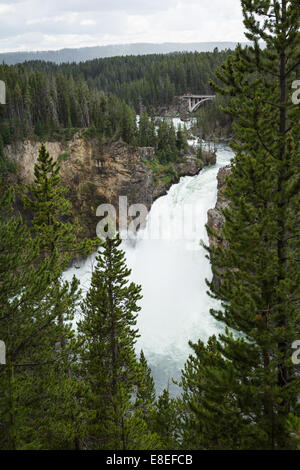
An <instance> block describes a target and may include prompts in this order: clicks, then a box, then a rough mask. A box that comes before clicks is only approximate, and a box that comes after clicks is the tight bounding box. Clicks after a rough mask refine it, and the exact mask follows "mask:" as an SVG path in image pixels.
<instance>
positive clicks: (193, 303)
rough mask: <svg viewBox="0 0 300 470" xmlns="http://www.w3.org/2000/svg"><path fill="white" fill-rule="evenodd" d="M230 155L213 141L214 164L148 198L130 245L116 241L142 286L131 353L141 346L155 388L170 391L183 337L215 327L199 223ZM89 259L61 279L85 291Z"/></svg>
mask: <svg viewBox="0 0 300 470" xmlns="http://www.w3.org/2000/svg"><path fill="white" fill-rule="evenodd" d="M232 156H233V154H232V151H231V150H230V149H229V148H228V147H226V146H224V145H219V146H218V148H217V164H216V165H215V166H213V167H210V168H205V169H203V170H202V171H201V172H200V173H199V174H198V175H197V176H194V177H188V176H186V177H183V178H181V179H180V181H179V183H178V184H174V185H173V186H172V187H171V188H170V190H169V192H168V194H167V195H166V196H163V197H161V198H159V199H158V200H156V201H155V202H154V204H153V206H152V208H151V211H150V213H149V215H148V219H147V226H146V229H145V230H144V231H140V232H139V233H138V237H137V240H136V241H135V243H134V244H133V243H132V242H131V241H130V240H128V241H126V240H124V241H123V243H122V247H123V249H124V250H125V253H126V258H127V264H128V266H129V267H130V268H131V269H132V274H131V278H132V280H133V281H134V282H136V283H138V284H141V285H142V294H143V299H142V301H141V304H140V305H141V307H142V309H141V311H140V313H139V318H138V327H139V331H140V335H141V337H140V339H139V340H138V343H137V352H139V351H140V349H141V348H142V349H143V350H144V352H145V355H146V357H147V360H148V363H149V365H150V366H151V368H152V372H153V375H154V378H155V381H156V386H157V390H158V391H161V389H162V388H164V387H166V386H168V384H169V385H170V391H171V392H172V393H175V394H176V388H174V387H175V386H174V385H172V384H171V378H172V377H175V378H178V377H179V375H180V370H181V369H182V367H183V365H184V363H185V361H186V359H187V357H188V354H189V353H190V352H191V350H190V348H189V345H188V341H189V340H192V341H197V340H198V339H199V338H201V339H202V340H203V341H206V340H207V339H208V337H209V336H210V335H212V334H215V333H218V331H219V326H218V325H217V322H216V321H215V320H214V319H213V317H212V316H211V315H210V313H209V310H210V308H212V307H216V306H217V305H216V302H215V301H214V300H212V299H211V298H210V297H209V296H208V295H207V285H206V283H205V279H211V276H212V274H211V268H210V264H209V261H208V260H207V258H206V252H205V250H204V248H203V247H202V246H201V245H200V241H201V240H203V241H204V242H205V243H207V241H208V240H207V234H206V229H205V224H206V222H207V211H208V210H209V209H210V208H212V207H214V206H215V203H216V197H217V173H218V170H219V168H220V167H222V166H224V165H227V164H228V163H229V162H230V159H231V158H232ZM184 209H185V211H184ZM191 220H192V222H193V227H192V226H191V224H189V222H190V221H191ZM158 227H159V228H160V230H159V237H158V236H157V235H158ZM187 228H190V230H189V232H191V233H188V240H187V239H186V238H187V236H186V235H187V234H186V233H184V235H183V232H184V231H186V229H187ZM191 228H193V230H191ZM149 234H151V235H152V237H151V238H150V237H149ZM153 234H154V235H156V239H153ZM157 238H158V239H157ZM94 262H95V256H91V257H89V258H88V259H87V260H85V261H84V262H83V263H81V267H80V269H75V268H73V269H70V270H68V271H67V273H65V278H66V279H71V277H72V276H73V274H75V275H76V276H77V277H78V278H79V279H80V281H81V285H82V288H83V291H85V290H86V289H87V288H88V287H89V284H90V277H91V272H92V269H93V264H94Z"/></svg>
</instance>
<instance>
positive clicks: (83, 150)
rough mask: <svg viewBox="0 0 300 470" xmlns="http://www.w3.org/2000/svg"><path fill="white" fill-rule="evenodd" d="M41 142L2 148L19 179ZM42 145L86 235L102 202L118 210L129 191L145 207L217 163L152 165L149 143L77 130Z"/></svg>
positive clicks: (186, 159)
mask: <svg viewBox="0 0 300 470" xmlns="http://www.w3.org/2000/svg"><path fill="white" fill-rule="evenodd" d="M40 145H41V144H40V142H32V141H24V142H17V143H15V144H13V145H10V146H8V147H7V148H6V155H7V156H8V157H9V158H11V159H12V160H14V161H15V163H16V164H17V168H18V179H19V182H21V183H22V182H25V183H28V182H30V181H32V180H33V169H34V164H35V163H36V160H37V157H38V151H39V148H40ZM46 147H47V149H48V151H49V152H50V154H51V155H52V156H53V158H54V159H55V160H58V161H59V162H60V164H61V178H62V183H63V184H64V185H67V186H68V187H69V199H70V200H71V202H72V204H73V216H74V217H75V216H76V217H78V218H79V221H80V223H81V225H82V227H83V229H84V230H83V232H82V235H83V236H88V237H94V236H95V233H96V232H95V229H96V225H97V223H98V221H99V219H98V218H97V217H96V209H97V207H98V206H99V205H100V204H103V203H111V204H113V205H114V207H115V208H116V209H118V202H119V196H127V198H128V205H131V204H135V203H140V204H144V205H145V206H146V207H147V209H148V210H149V209H150V207H151V205H152V203H153V201H154V200H155V199H157V198H158V197H160V196H162V195H163V194H165V193H166V192H167V190H168V189H169V187H170V186H171V184H173V183H175V182H176V181H178V180H179V178H180V177H181V176H185V175H190V176H193V175H195V174H197V173H198V172H199V171H200V170H201V169H202V168H203V167H204V166H205V165H209V164H215V162H216V156H215V154H205V155H204V158H203V160H202V161H201V160H199V159H197V157H196V156H195V155H193V154H187V155H185V156H183V157H182V161H181V163H176V164H172V165H170V164H169V165H168V166H167V167H166V168H164V167H162V166H161V165H157V164H156V161H155V157H154V149H153V148H138V149H134V148H131V147H128V146H126V145H124V144H123V143H121V142H116V143H113V144H109V145H104V144H101V143H100V142H99V141H98V140H97V139H85V138H82V137H81V136H80V135H75V136H74V137H73V139H72V140H70V141H67V142H65V143H61V142H46Z"/></svg>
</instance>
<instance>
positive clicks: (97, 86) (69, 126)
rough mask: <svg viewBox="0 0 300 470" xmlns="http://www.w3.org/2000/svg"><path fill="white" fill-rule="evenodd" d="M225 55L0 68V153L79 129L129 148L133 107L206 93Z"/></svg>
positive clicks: (132, 135)
mask: <svg viewBox="0 0 300 470" xmlns="http://www.w3.org/2000/svg"><path fill="white" fill-rule="evenodd" d="M227 55H228V52H218V51H217V50H215V51H214V52H213V53H180V54H179V53H177V54H170V55H149V56H128V57H114V58H109V59H96V60H93V61H89V62H84V63H80V64H75V63H74V64H62V65H56V64H53V63H49V62H40V61H36V62H27V63H25V64H19V65H15V66H8V65H5V64H2V65H0V80H3V81H4V82H5V83H6V90H7V104H6V105H5V106H1V108H0V152H1V149H2V147H3V145H7V144H9V143H10V142H11V141H12V140H16V139H23V138H40V139H52V140H58V139H61V138H63V137H64V138H69V137H71V136H72V135H73V134H74V132H76V130H79V129H89V130H90V134H89V135H92V136H94V135H97V137H100V138H101V139H102V140H104V141H115V140H118V139H122V140H123V141H124V142H126V143H128V144H132V145H136V144H138V143H139V140H140V137H139V135H137V129H136V115H135V113H136V112H140V105H141V104H143V106H145V107H146V108H147V109H148V112H153V111H154V109H155V108H156V110H159V108H160V107H161V106H164V105H170V104H171V103H172V101H173V100H174V96H177V95H182V94H183V93H186V92H188V91H190V92H194V93H211V89H210V85H209V80H210V79H212V78H214V77H215V71H216V69H218V68H219V67H220V66H221V64H222V62H223V61H224V59H225V58H226V56H227ZM204 113H205V112H204ZM202 114H203V111H202ZM205 115H206V114H205ZM215 115H216V116H218V117H219V113H218V112H216V113H215ZM202 122H203V123H204V122H206V118H205V117H204V118H202Z"/></svg>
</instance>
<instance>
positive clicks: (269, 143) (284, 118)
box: [187, 0, 300, 449]
mask: <svg viewBox="0 0 300 470" xmlns="http://www.w3.org/2000/svg"><path fill="white" fill-rule="evenodd" d="M296 3H297V2H295V1H289V2H286V1H284V2H279V1H274V2H273V1H269V0H265V1H264V2H261V1H257V0H243V1H242V7H243V14H244V20H245V26H246V27H247V30H248V33H247V37H248V39H249V40H251V41H252V42H253V46H251V47H247V48H246V49H242V48H241V47H237V49H236V51H235V54H234V55H232V56H230V57H229V58H228V60H227V62H226V63H225V64H224V65H223V66H222V69H221V70H220V72H219V73H218V77H219V79H220V80H221V81H222V82H223V84H224V86H223V87H219V86H217V85H215V88H216V90H218V91H219V92H221V93H222V94H223V95H225V96H231V102H230V106H229V107H228V109H227V111H228V112H229V113H230V115H231V116H232V117H233V119H234V135H235V143H234V144H232V147H233V149H234V150H235V153H236V156H235V158H234V160H233V162H232V172H231V175H230V176H229V177H228V179H227V185H226V188H227V189H226V196H227V197H228V199H229V200H230V206H229V207H228V208H226V209H224V211H223V213H224V216H225V226H224V228H223V231H222V234H221V237H220V235H219V237H220V239H221V240H223V241H226V244H223V245H222V246H217V247H211V249H210V259H211V261H212V263H213V271H214V274H215V275H217V276H218V277H219V279H220V285H219V286H216V285H215V284H214V283H210V284H209V286H210V292H211V295H212V296H213V297H215V298H217V299H219V300H221V301H222V309H221V310H219V311H215V310H213V311H212V314H213V316H214V318H215V319H217V320H219V321H221V322H222V323H223V324H224V325H225V326H226V327H227V328H226V330H225V332H224V333H223V334H221V335H220V337H219V340H218V344H217V351H218V354H221V357H222V360H224V361H225V364H224V367H223V371H222V372H220V367H219V366H218V362H217V363H216V364H215V365H214V363H213V365H212V367H211V368H209V367H207V366H206V365H205V364H206V355H207V350H205V349H203V348H202V347H201V348H200V349H198V350H197V351H196V359H195V361H196V362H195V364H197V370H196V376H197V383H200V384H201V380H202V379H201V377H202V374H203V367H204V380H205V384H204V385H205V387H207V388H205V396H204V398H203V396H200V397H199V398H198V401H200V403H201V400H203V406H206V394H208V395H207V396H208V398H210V397H212V407H213V409H212V411H214V410H218V411H219V423H222V422H223V420H224V419H225V423H226V418H227V409H226V410H224V409H222V407H221V406H219V405H218V396H219V392H220V391H221V390H223V391H224V393H225V396H226V394H228V393H229V392H230V394H231V397H232V400H233V401H232V402H231V403H232V406H234V405H235V406H236V411H234V408H233V411H234V414H232V415H231V417H232V418H233V417H234V416H236V417H237V418H238V421H236V420H234V421H230V420H227V435H228V437H229V438H230V437H231V438H232V439H231V442H230V439H229V442H228V441H227V443H226V441H224V442H225V446H226V448H227V446H228V447H230V448H244V449H289V448H295V443H294V442H293V441H292V440H291V438H290V435H289V432H288V430H287V426H286V422H287V419H288V416H289V415H290V413H292V414H294V415H295V416H299V411H300V410H299V386H300V379H299V366H297V365H294V364H292V360H291V357H292V352H293V351H292V343H293V342H294V341H295V340H296V339H298V338H299V336H300V331H299V325H300V317H299V313H300V312H299V303H298V299H299V293H300V292H299V285H300V269H299V254H300V244H299V242H300V239H299V233H300V232H299V230H300V227H299V204H300V200H299V195H300V193H299V188H300V182H299V171H298V170H299V154H300V141H299V135H300V125H299V122H300V119H299V118H300V108H299V106H291V90H292V81H293V80H294V78H295V70H296V69H297V67H298V66H299V23H300V11H299V8H298V7H297V5H296ZM259 39H263V40H264V41H265V42H266V48H265V49H261V48H260V46H259V43H258V40H259ZM201 361H202V362H201ZM188 375H190V372H189V374H188ZM187 380H188V383H189V385H188V389H189V390H190V391H192V389H191V386H192V382H191V381H190V379H189V378H188V379H187ZM213 382H215V384H214V383H213ZM201 386H202V385H201ZM216 387H217V389H216ZM197 393H198V392H197V391H195V392H193V399H194V397H195V399H197ZM213 393H216V399H215V400H214V399H213ZM229 397H230V395H229ZM230 406H231V405H230V403H229V405H228V407H230ZM198 410H199V411H197V413H196V415H195V412H194V419H195V420H196V423H197V426H200V425H201V423H200V416H201V414H202V412H203V410H202V405H201V404H200V405H199V406H198ZM199 413H201V414H199ZM211 419H212V414H211V412H210V414H209V415H208V422H209V420H211ZM237 428H238V440H236V437H235V436H236V429H237ZM224 429H225V428H223V430H224ZM225 437H226V436H225ZM221 438H222V439H223V432H222V433H221ZM205 445H206V446H207V447H208V448H213V447H214V446H215V445H216V441H215V440H213V439H212V441H211V443H209V442H207V443H206V444H205ZM223 445H224V443H222V446H223Z"/></svg>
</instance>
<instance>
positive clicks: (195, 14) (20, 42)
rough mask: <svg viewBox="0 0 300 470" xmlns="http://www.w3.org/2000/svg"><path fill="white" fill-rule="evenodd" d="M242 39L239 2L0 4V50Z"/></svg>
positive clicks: (11, 0) (27, 0)
mask: <svg viewBox="0 0 300 470" xmlns="http://www.w3.org/2000/svg"><path fill="white" fill-rule="evenodd" d="M225 4H226V5H225ZM241 40H244V37H243V25H242V15H241V8H240V0H226V2H225V1H224V0H210V2H209V3H208V2H207V0H163V1H162V0H125V1H124V0H110V1H108V0H86V1H83V0H60V1H59V0H44V1H41V0H4V1H0V51H1V52H5V51H13V50H42V49H44V50H45V49H61V48H64V47H80V46H91V45H103V44H120V43H130V42H169V41H173V42H188V41H193V42H196V41H199V42H200V41H241Z"/></svg>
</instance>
